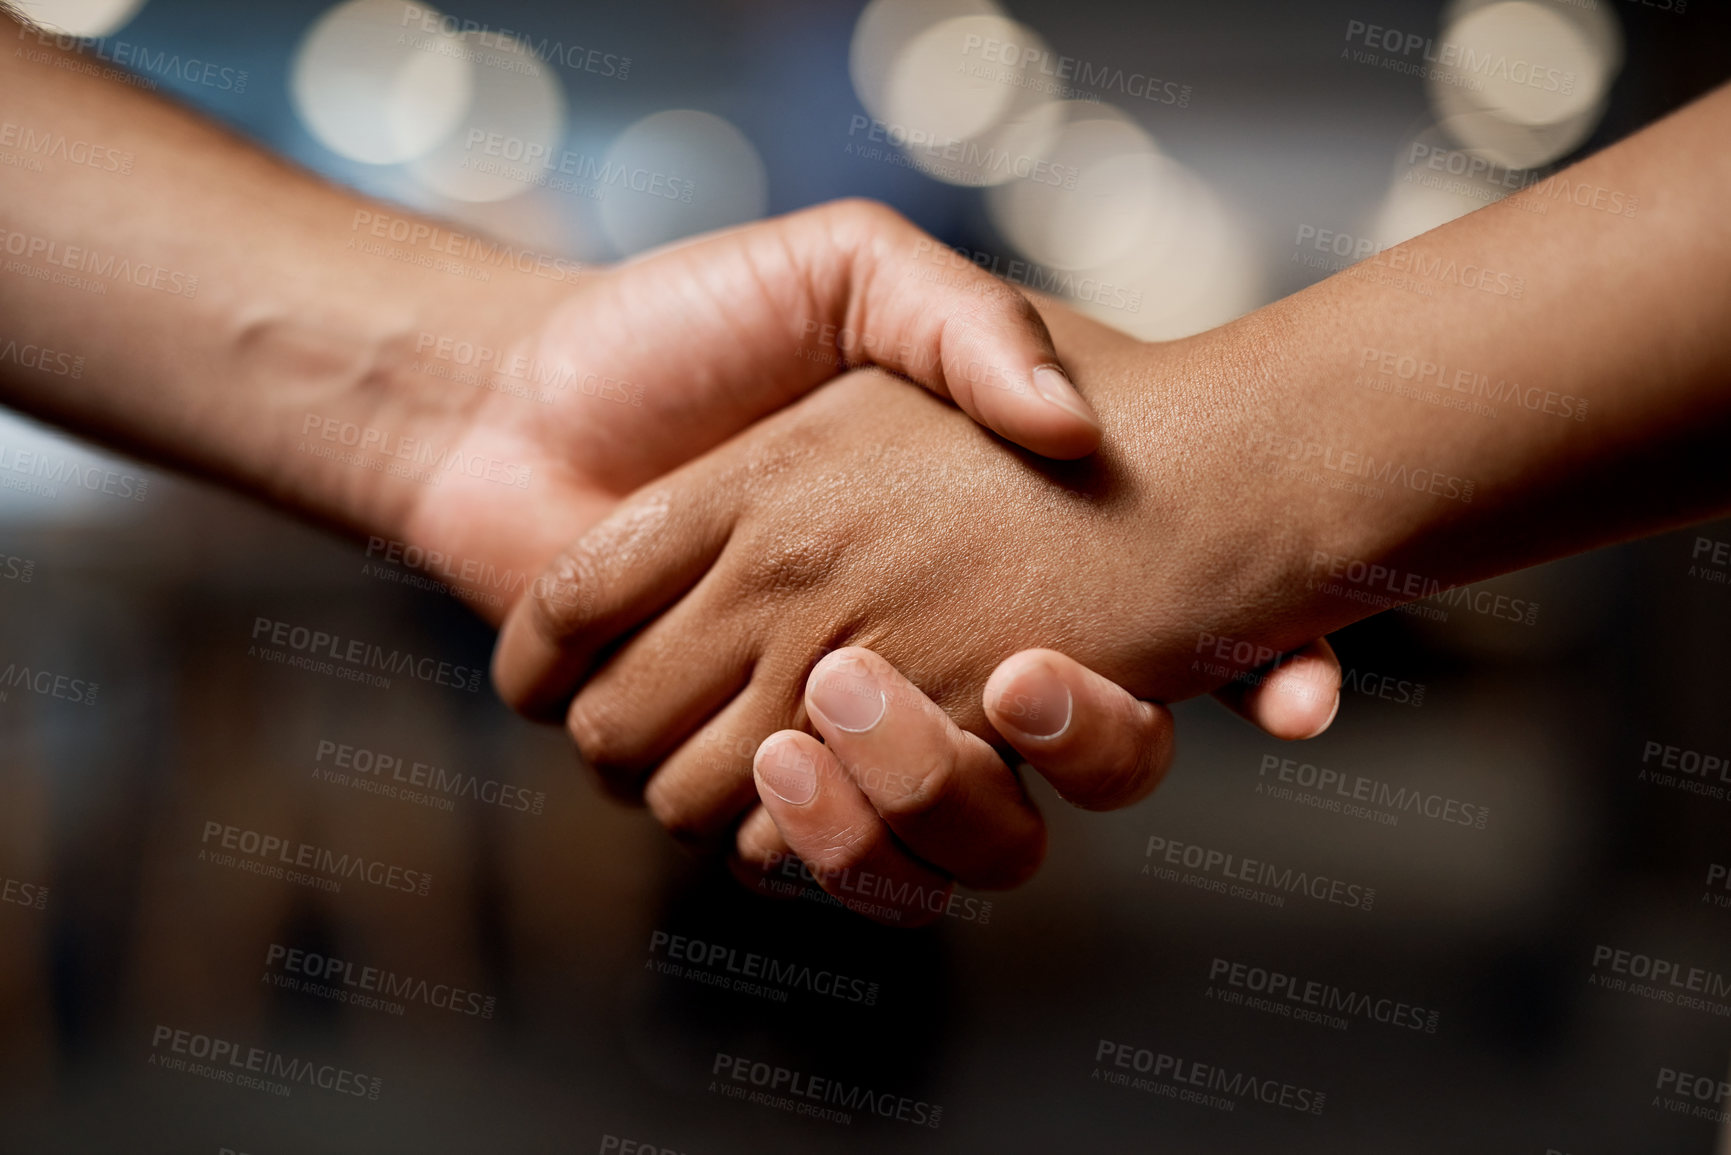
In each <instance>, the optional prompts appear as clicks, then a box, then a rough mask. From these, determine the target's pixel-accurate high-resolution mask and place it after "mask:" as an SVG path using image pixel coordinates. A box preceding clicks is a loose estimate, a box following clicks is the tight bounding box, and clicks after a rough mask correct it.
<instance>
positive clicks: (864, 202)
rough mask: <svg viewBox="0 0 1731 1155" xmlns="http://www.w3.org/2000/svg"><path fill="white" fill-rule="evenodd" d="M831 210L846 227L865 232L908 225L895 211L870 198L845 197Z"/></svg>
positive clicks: (834, 204)
mask: <svg viewBox="0 0 1731 1155" xmlns="http://www.w3.org/2000/svg"><path fill="white" fill-rule="evenodd" d="M829 208H830V211H831V212H833V213H834V214H835V217H836V219H838V220H839V221H840V222H841V223H843V224H844V225H849V226H852V227H855V228H860V229H865V230H871V231H878V230H882V229H885V228H890V227H894V226H897V225H902V224H906V223H907V220H906V218H905V217H903V216H902V214H900V213H898V212H897V211H896V210H895V209H892V208H890V206H888V205H886V204H884V203H883V202H882V201H879V200H873V199H871V198H870V197H858V196H856V197H844V198H842V199H841V200H839V201H836V202H834V203H833V204H831V205H830V206H829Z"/></svg>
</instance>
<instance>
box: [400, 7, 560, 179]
mask: <svg viewBox="0 0 1731 1155" xmlns="http://www.w3.org/2000/svg"><path fill="white" fill-rule="evenodd" d="M483 40H486V41H488V43H483V42H482V41H483ZM458 43H459V46H460V49H461V51H462V52H463V54H464V57H465V58H466V59H469V60H471V61H473V62H474V63H473V64H472V68H471V74H472V76H473V86H472V91H473V98H472V99H471V100H470V101H469V102H468V104H467V107H466V108H464V109H463V111H462V113H461V114H460V116H459V117H458V120H457V123H456V124H455V125H453V126H452V128H451V130H450V131H449V132H447V133H446V134H445V136H444V137H443V138H442V139H441V140H440V141H439V142H438V144H437V146H436V147H435V148H433V150H432V151H430V152H428V153H426V155H424V156H422V157H420V158H419V159H417V160H416V161H415V162H414V165H413V169H414V173H415V175H416V177H417V178H419V179H420V180H421V181H422V182H423V183H425V184H426V185H427V187H428V188H430V189H432V190H433V191H435V192H437V193H438V194H439V195H441V196H445V197H450V198H451V199H453V200H460V201H502V200H508V199H510V198H511V197H516V196H521V195H522V194H524V193H526V192H528V191H529V190H530V189H532V188H536V187H539V186H540V185H541V184H542V183H543V182H545V181H546V180H548V179H549V178H550V177H551V176H553V175H554V174H555V173H557V171H558V168H559V164H560V159H561V153H562V145H563V141H564V138H565V92H564V89H562V88H561V87H560V85H559V79H558V77H556V76H555V75H554V73H553V69H552V68H550V67H549V66H547V65H546V64H544V63H542V62H541V61H540V60H538V59H537V58H536V57H535V55H534V53H533V52H531V51H530V50H529V49H528V48H527V47H526V46H523V45H522V43H521V41H515V40H509V41H505V42H504V44H505V46H503V47H501V46H500V41H499V38H498V37H496V36H492V35H488V36H485V37H483V35H482V34H480V33H477V32H470V33H465V34H464V35H463V36H462V37H461V38H459V41H458ZM513 46H514V47H513Z"/></svg>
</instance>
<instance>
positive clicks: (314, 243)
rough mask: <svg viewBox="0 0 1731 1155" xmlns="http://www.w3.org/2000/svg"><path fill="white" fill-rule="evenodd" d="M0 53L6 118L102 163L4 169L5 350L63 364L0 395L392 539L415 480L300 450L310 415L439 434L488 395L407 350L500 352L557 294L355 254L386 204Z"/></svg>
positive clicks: (42, 62) (43, 53)
mask: <svg viewBox="0 0 1731 1155" xmlns="http://www.w3.org/2000/svg"><path fill="white" fill-rule="evenodd" d="M0 41H3V42H4V44H5V51H4V52H3V53H0V106H3V107H4V108H5V110H6V111H5V119H6V120H7V121H8V122H10V124H12V125H15V126H17V131H19V132H21V133H30V134H33V137H34V139H37V140H40V139H42V138H44V137H45V136H52V137H54V138H57V139H63V140H65V141H66V142H69V143H70V144H73V145H78V146H79V147H78V149H77V155H79V156H81V157H82V156H88V155H92V147H94V150H95V151H94V155H96V156H98V157H100V158H101V162H100V163H86V164H77V163H71V162H70V161H68V160H67V159H65V155H64V150H59V151H54V152H51V153H50V155H49V157H48V159H46V160H44V161H43V162H42V163H41V165H40V166H39V168H40V171H33V170H32V169H31V168H28V167H23V166H5V167H0V229H4V230H5V238H4V241H5V244H4V247H5V254H4V256H3V257H0V260H3V261H4V262H5V263H6V269H5V271H4V272H3V273H0V317H5V318H8V320H6V321H4V322H3V324H4V326H5V329H6V331H5V332H3V333H0V340H5V341H16V342H17V343H18V344H19V346H23V345H26V344H28V345H31V346H32V347H34V348H38V349H50V350H53V351H54V352H55V353H56V354H64V355H65V360H60V359H59V358H58V357H57V359H56V360H55V362H54V363H53V364H52V365H51V366H50V367H49V370H48V371H45V370H44V369H43V368H41V367H39V366H27V365H23V364H20V363H19V362H18V360H17V359H15V358H9V359H7V360H6V361H5V362H4V363H0V401H3V402H4V403H6V404H8V405H12V406H14V407H16V408H19V409H21V410H24V411H26V412H29V413H31V414H34V415H36V416H38V417H41V418H43V419H45V420H48V421H52V422H56V423H58V424H62V425H65V426H68V427H70V428H72V429H74V430H76V431H78V432H80V433H82V434H84V435H87V436H91V437H95V438H97V439H100V440H105V441H107V442H109V443H112V444H115V445H117V446H119V447H122V448H124V449H128V450H130V451H133V452H137V453H140V454H141V455H144V456H147V457H150V458H154V459H157V460H162V461H166V462H169V463H171V464H174V465H177V466H179V467H182V468H185V469H189V470H192V471H194V472H198V473H203V474H206V475H209V476H213V477H216V478H219V479H221V480H223V481H225V482H228V483H231V484H237V485H239V486H241V487H242V488H245V489H248V490H251V491H254V492H257V493H260V494H262V495H264V496H267V497H270V498H272V499H274V500H276V501H278V502H281V503H283V504H286V505H289V506H292V507H293V508H295V509H296V510H297V511H299V512H301V513H303V514H306V515H310V516H313V517H315V518H319V519H323V520H325V521H328V522H331V523H334V524H338V525H342V526H344V527H347V528H349V529H352V530H364V531H366V532H369V533H386V532H394V531H395V529H396V528H397V527H400V526H401V525H402V524H403V523H404V521H405V518H406V515H407V512H408V510H409V509H410V507H411V506H412V505H413V504H414V502H415V501H416V500H417V498H418V496H419V495H418V493H417V486H415V485H414V484H412V483H411V482H409V481H406V480H400V479H396V478H393V477H391V476H389V475H387V474H384V473H381V472H379V471H377V470H374V469H368V468H345V467H342V466H340V465H337V464H333V463H332V462H331V461H330V460H328V459H327V458H323V457H320V456H317V455H315V454H312V453H306V452H297V451H296V446H297V445H298V444H301V443H302V442H303V441H304V439H305V438H306V436H307V426H308V423H309V421H313V420H316V421H318V422H321V423H322V422H325V421H330V422H336V423H338V424H339V425H345V426H352V427H359V428H361V429H373V430H381V429H382V430H387V431H389V435H390V436H391V437H392V438H395V439H397V440H398V441H399V443H400V442H401V441H402V440H403V439H409V440H410V441H413V439H416V438H428V439H432V440H435V441H436V440H437V439H438V438H439V437H441V436H443V435H444V431H445V430H448V429H451V428H455V427H458V426H460V425H461V424H462V420H463V415H464V414H465V413H466V412H467V411H468V410H470V409H472V407H474V406H475V405H476V404H478V402H479V399H480V397H481V396H482V394H480V393H479V392H478V391H476V390H470V389H459V388H452V387H451V386H450V385H449V384H448V383H446V382H442V381H439V380H436V379H433V378H430V377H425V376H423V375H421V374H419V373H416V372H413V371H411V370H410V369H409V368H408V366H409V364H410V362H412V361H413V359H414V357H415V344H416V342H417V341H418V340H421V339H422V338H421V337H420V335H421V334H425V333H436V334H444V335H452V334H455V335H457V336H459V337H461V338H465V339H468V340H471V341H474V342H476V343H477V344H485V343H487V342H489V341H491V342H493V347H498V345H500V344H506V343H509V342H510V341H511V340H512V339H513V338H514V337H520V336H521V335H524V334H527V333H531V332H533V331H534V328H535V325H536V323H537V320H538V319H539V316H540V315H542V314H544V313H546V312H549V311H550V310H551V309H552V307H553V305H554V303H555V301H556V297H555V295H554V292H555V290H557V289H559V288H560V286H556V285H553V284H552V283H551V282H550V281H549V280H548V279H547V278H545V277H537V276H534V275H525V274H520V273H519V272H518V271H517V270H515V269H513V268H511V267H509V266H506V267H504V268H500V269H497V270H495V271H493V273H492V275H491V277H490V279H489V280H488V281H487V282H486V283H485V285H484V287H483V286H481V285H480V284H479V282H472V281H468V280H466V279H464V278H459V277H453V276H449V275H444V274H441V273H437V272H431V271H427V270H424V269H421V268H418V267H414V266H411V265H406V264H402V263H397V262H393V261H391V260H387V259H383V258H381V257H379V256H374V255H365V254H362V253H360V252H357V251H355V249H354V248H352V247H351V246H353V245H355V244H356V242H357V241H359V242H364V241H367V240H369V239H370V237H369V233H368V231H367V229H365V228H360V229H357V227H356V223H355V222H356V221H357V219H358V217H357V214H370V213H372V212H374V211H379V212H383V211H387V210H383V209H380V208H379V206H377V205H375V204H373V203H372V202H368V201H366V200H363V199H361V198H359V197H356V196H354V195H353V194H350V193H347V192H344V191H342V190H340V189H337V188H335V187H332V186H330V185H328V184H325V183H323V182H321V181H319V180H317V179H315V178H313V177H310V176H308V175H307V174H305V173H304V172H301V171H300V170H297V169H294V168H292V167H290V166H288V165H286V164H283V163H281V162H278V161H276V160H273V159H272V158H270V157H269V156H268V155H267V154H265V153H264V152H262V151H261V150H259V149H257V148H255V147H253V146H251V145H248V144H247V143H245V142H243V141H241V140H239V139H237V138H235V137H233V136H231V135H229V134H228V133H226V132H224V131H222V130H221V129H219V128H217V127H215V126H213V125H211V124H210V123H208V122H207V121H205V120H203V119H202V118H200V117H198V116H196V115H194V114H192V113H190V112H188V111H186V110H184V109H181V108H179V107H177V106H175V105H173V104H171V103H169V102H167V101H164V100H160V99H157V98H155V97H153V96H150V95H148V94H145V93H142V92H140V91H139V90H138V89H136V88H132V87H128V86H125V85H122V84H119V83H116V82H114V81H112V80H108V79H103V78H100V77H96V76H92V75H87V74H85V73H84V72H83V71H81V70H79V69H76V68H72V67H67V66H66V65H67V63H69V62H71V61H73V60H74V59H75V58H73V57H71V56H69V55H68V54H67V53H64V52H62V51H60V50H59V49H58V48H57V47H55V46H54V44H53V42H52V39H51V38H45V37H41V36H39V35H38V34H37V33H36V32H35V31H34V30H32V29H28V28H24V27H21V26H19V25H18V24H16V23H15V22H14V21H12V20H11V19H10V18H8V17H5V16H3V15H0ZM15 47H16V48H19V49H21V50H23V51H21V52H20V53H14V52H13V51H12V49H13V48H15ZM397 215H398V216H399V217H401V218H406V219H413V218H411V215H410V214H408V213H406V212H404V213H398V214H397ZM416 223H419V222H416ZM447 235H448V233H447ZM568 269H569V266H565V267H562V268H561V269H560V270H559V271H560V272H561V274H562V275H563V274H564V273H565V272H566V271H568ZM573 275H574V274H573ZM48 278H55V279H48ZM563 288H564V289H565V290H567V291H568V290H569V288H570V285H569V284H566V285H564V286H563ZM31 359H35V358H34V355H32V358H31ZM72 366H76V367H77V370H78V372H77V375H76V376H73V375H71V373H70V372H69V370H70V368H71V367H72ZM57 370H68V371H66V372H62V371H57ZM309 415H312V416H311V417H309ZM331 427H333V428H334V427H335V426H331ZM319 428H321V429H322V428H326V426H324V425H322V424H321V425H320V426H319ZM337 444H338V445H340V442H339V443H337Z"/></svg>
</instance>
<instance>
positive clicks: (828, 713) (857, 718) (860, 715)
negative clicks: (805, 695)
mask: <svg viewBox="0 0 1731 1155" xmlns="http://www.w3.org/2000/svg"><path fill="white" fill-rule="evenodd" d="M811 704H812V706H813V707H815V708H816V709H817V711H818V713H820V714H822V715H823V716H824V717H825V718H826V719H828V720H829V721H830V722H831V723H833V724H834V725H835V726H836V728H838V729H841V730H846V731H847V732H848V733H850V734H863V733H865V732H866V731H867V730H870V729H871V728H872V727H873V726H876V725H877V724H878V721H879V719H881V718H882V717H883V716H884V711H885V710H886V709H888V708H889V700H888V699H887V698H885V697H884V692H883V687H881V686H879V685H878V683H877V679H876V678H874V677H873V676H872V672H871V670H870V668H869V667H867V666H866V664H865V663H864V662H862V661H860V660H859V659H858V658H851V657H849V658H838V659H836V660H835V661H833V662H831V663H830V664H829V665H828V666H826V667H825V668H824V669H823V671H822V672H821V673H819V674H818V676H817V678H816V679H815V681H814V682H813V684H812V687H811Z"/></svg>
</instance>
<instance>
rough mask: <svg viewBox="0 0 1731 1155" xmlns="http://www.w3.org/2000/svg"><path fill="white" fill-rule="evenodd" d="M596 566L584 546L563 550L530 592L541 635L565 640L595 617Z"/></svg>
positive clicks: (538, 631) (537, 629)
mask: <svg viewBox="0 0 1731 1155" xmlns="http://www.w3.org/2000/svg"><path fill="white" fill-rule="evenodd" d="M595 582H596V565H595V559H594V557H593V555H591V554H590V553H589V551H588V550H586V549H585V548H583V546H582V545H581V544H577V545H573V546H570V547H568V548H566V549H565V550H563V551H561V552H560V554H559V556H558V557H556V558H554V559H553V563H552V564H551V565H550V566H548V567H547V570H546V572H545V573H543V574H542V575H541V577H540V578H538V579H537V580H536V582H535V586H534V588H533V589H531V590H530V596H529V612H530V615H531V621H532V623H533V625H534V627H535V630H536V632H537V633H539V634H540V635H541V636H542V637H545V638H549V639H553V640H562V639H565V638H569V637H570V636H572V635H573V634H575V633H577V632H578V631H579V630H581V629H582V628H583V627H584V626H585V625H587V624H588V623H589V621H590V620H591V619H592V617H593V616H594V610H595V593H594V591H595Z"/></svg>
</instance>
